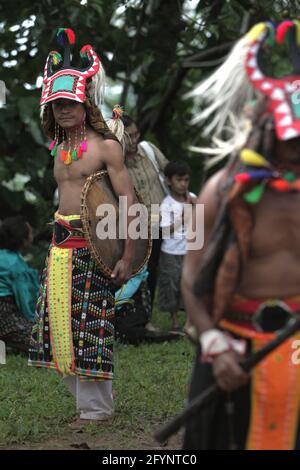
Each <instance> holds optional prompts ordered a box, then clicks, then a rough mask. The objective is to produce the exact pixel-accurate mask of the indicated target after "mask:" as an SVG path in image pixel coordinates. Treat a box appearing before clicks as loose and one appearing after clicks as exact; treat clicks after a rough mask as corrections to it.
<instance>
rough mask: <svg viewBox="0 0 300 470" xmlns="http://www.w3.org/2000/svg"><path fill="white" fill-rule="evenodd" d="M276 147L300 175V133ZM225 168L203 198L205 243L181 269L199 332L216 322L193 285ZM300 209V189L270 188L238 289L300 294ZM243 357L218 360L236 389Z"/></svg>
mask: <svg viewBox="0 0 300 470" xmlns="http://www.w3.org/2000/svg"><path fill="white" fill-rule="evenodd" d="M264 130H265V129H263V131H264ZM272 132H274V130H273V131H272ZM264 138H266V133H264ZM247 147H249V144H248V145H247ZM250 148H251V147H250ZM252 148H253V147H252ZM273 152H274V156H275V161H276V162H277V167H278V168H287V169H293V171H294V172H295V173H296V175H297V176H298V177H300V138H297V139H293V140H291V141H286V142H280V141H276V140H275V142H274V149H273ZM226 171H227V170H226V169H223V170H221V171H219V172H218V173H216V174H215V175H214V176H213V177H212V178H210V179H209V180H208V182H207V183H206V185H205V186H204V188H203V190H202V191H201V193H200V194H199V197H198V202H199V203H201V204H204V217H205V219H204V220H205V226H204V240H205V242H204V247H203V249H202V250H198V251H188V253H187V255H186V258H185V263H184V267H183V273H182V294H183V297H184V302H185V306H186V310H187V314H188V316H189V319H190V321H191V323H192V324H194V325H195V327H196V328H197V331H198V334H199V335H200V334H201V333H202V332H204V331H206V330H208V329H210V328H213V327H214V324H213V321H212V318H211V316H210V314H209V312H208V311H207V309H206V307H205V305H204V304H203V302H202V301H201V299H199V298H197V297H196V296H195V294H194V293H193V287H194V283H195V280H196V277H197V273H198V267H199V264H200V263H201V258H202V256H203V253H204V252H205V249H206V246H207V241H208V238H209V235H210V233H211V230H212V228H213V224H214V221H215V218H216V215H217V212H218V204H219V202H218V198H217V194H218V188H219V185H220V184H221V181H222V179H223V178H224V177H226ZM299 208H300V194H299V193H292V194H291V193H280V192H276V191H274V190H271V189H267V190H266V191H265V193H264V195H263V197H262V199H261V201H260V202H259V203H258V204H257V205H255V206H254V207H253V210H254V229H253V232H252V239H251V244H250V254H249V258H248V260H247V263H246V264H245V266H244V267H243V270H242V272H241V277H240V283H239V285H238V288H237V293H238V294H241V295H243V296H245V297H248V298H255V299H259V298H261V299H266V298H272V297H273V298H274V297H275V298H285V297H291V296H294V295H299V289H300V287H299V286H300V283H299V280H300V232H299V230H300V211H299ZM194 228H195V220H194ZM239 359H240V358H239V357H238V355H237V354H236V353H234V352H226V353H223V354H220V355H219V356H217V357H216V358H215V359H214V360H213V372H214V375H215V378H216V381H217V383H218V385H219V386H220V387H221V388H222V389H224V390H226V391H233V390H235V389H237V388H238V387H240V386H241V385H243V384H245V383H246V382H247V381H248V380H249V377H248V375H247V374H246V373H244V372H243V370H242V369H241V367H240V366H239Z"/></svg>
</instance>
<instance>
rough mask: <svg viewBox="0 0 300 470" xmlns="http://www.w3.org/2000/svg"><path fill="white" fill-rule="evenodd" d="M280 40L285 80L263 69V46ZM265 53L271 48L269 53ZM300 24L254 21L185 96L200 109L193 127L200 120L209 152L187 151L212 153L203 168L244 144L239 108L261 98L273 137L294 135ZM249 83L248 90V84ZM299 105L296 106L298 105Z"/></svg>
mask: <svg viewBox="0 0 300 470" xmlns="http://www.w3.org/2000/svg"><path fill="white" fill-rule="evenodd" d="M284 42H286V44H287V46H288V55H289V58H290V61H291V64H292V66H293V72H292V73H291V74H290V75H287V76H281V77H271V76H269V75H268V74H267V72H266V71H265V67H264V63H263V62H264V61H263V53H264V50H265V49H266V48H272V46H274V45H275V43H277V44H283V43H284ZM269 50H271V49H269ZM297 80H300V22H298V21H295V20H294V21H290V20H289V21H283V22H282V23H280V24H279V25H277V26H276V25H274V24H273V23H271V22H265V23H259V24H257V25H255V26H253V28H252V29H251V30H250V31H249V32H248V33H247V34H246V35H245V36H244V37H242V38H241V39H240V40H239V41H238V42H237V43H236V45H235V46H234V48H233V49H232V51H231V53H230V54H229V56H228V58H227V59H226V60H225V62H224V63H223V64H222V65H221V66H220V67H219V68H218V69H217V70H216V71H215V72H214V73H213V74H212V75H211V76H210V77H209V78H208V79H206V80H205V81H203V82H201V83H200V84H199V85H198V86H196V88H195V89H194V90H193V91H192V92H190V93H189V94H188V95H187V97H190V96H193V97H195V99H196V103H199V102H204V103H205V104H206V107H205V109H204V110H203V111H201V112H200V113H198V114H197V115H196V116H195V117H194V119H193V121H192V122H193V123H199V122H205V121H207V122H208V124H207V125H206V127H205V129H204V135H207V136H208V135H210V136H212V137H211V139H212V142H213V143H214V145H215V147H214V148H198V147H192V149H193V150H195V151H198V152H200V153H205V154H210V155H213V157H214V158H212V159H210V162H209V163H208V166H211V165H212V164H214V163H216V162H218V161H219V160H221V159H222V158H224V157H226V156H227V155H229V154H230V153H232V152H233V151H236V150H239V149H240V148H241V147H243V145H244V144H245V142H246V140H247V137H248V135H249V132H250V130H251V126H250V122H249V119H247V118H246V116H245V113H244V110H245V105H246V104H247V103H248V102H249V101H251V100H253V99H257V98H258V97H260V96H263V95H265V96H266V97H267V101H268V104H267V106H268V111H269V112H271V113H273V114H274V120H275V130H276V135H277V138H278V139H280V140H287V139H291V138H294V137H298V136H300V100H299V99H298V98H297V86H298V87H299V84H300V82H297ZM249 84H251V85H252V86H249ZM298 101H299V103H298Z"/></svg>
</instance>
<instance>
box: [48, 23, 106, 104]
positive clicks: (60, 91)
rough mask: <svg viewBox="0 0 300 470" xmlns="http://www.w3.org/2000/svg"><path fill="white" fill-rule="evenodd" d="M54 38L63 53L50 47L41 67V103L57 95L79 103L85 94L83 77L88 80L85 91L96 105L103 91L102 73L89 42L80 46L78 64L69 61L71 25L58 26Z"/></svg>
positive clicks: (53, 98)
mask: <svg viewBox="0 0 300 470" xmlns="http://www.w3.org/2000/svg"><path fill="white" fill-rule="evenodd" d="M57 41H58V43H59V44H60V45H61V46H63V48H64V52H63V57H62V56H61V54H60V53H59V52H57V51H51V52H50V53H49V55H48V57H47V60H46V64H45V68H44V80H43V81H44V86H43V91H42V97H41V101H40V104H41V106H43V105H45V104H47V103H49V102H50V101H53V100H56V99H58V98H67V99H69V100H74V101H78V102H79V103H83V102H84V100H85V96H86V86H87V80H88V79H91V80H92V85H91V87H90V89H91V90H90V89H89V95H92V96H90V97H91V98H92V100H93V101H94V103H95V104H96V105H97V106H100V104H101V102H102V99H103V94H104V80H105V74H104V70H103V67H102V65H101V62H100V59H99V57H98V56H97V54H96V53H95V51H94V50H93V48H92V46H90V45H85V46H83V47H82V48H81V50H80V58H81V66H80V67H73V66H72V65H71V46H72V45H73V44H74V43H75V34H74V32H73V31H72V30H71V29H66V28H59V29H58V31H57Z"/></svg>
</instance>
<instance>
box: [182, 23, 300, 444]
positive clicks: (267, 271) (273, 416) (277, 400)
mask: <svg viewBox="0 0 300 470" xmlns="http://www.w3.org/2000/svg"><path fill="white" fill-rule="evenodd" d="M298 38H299V23H298V22H297V21H284V22H283V23H281V24H280V25H278V26H275V25H273V24H271V23H269V22H267V23H260V24H258V25H256V26H255V27H253V29H252V30H251V31H250V32H249V33H248V34H247V35H246V36H245V37H244V38H242V39H241V40H240V41H239V42H238V43H237V45H236V46H235V49H234V51H233V52H232V54H231V55H230V56H229V57H228V59H227V61H226V62H225V63H224V64H223V66H222V67H223V68H222V67H221V69H219V70H217V72H215V74H214V75H213V76H212V77H210V78H209V79H208V80H207V81H206V82H204V83H202V84H200V86H199V87H198V89H196V90H195V92H194V93H193V94H194V95H197V96H203V95H204V94H205V95H206V97H208V99H209V101H210V103H211V104H212V103H213V104H216V103H217V100H219V105H217V106H216V109H217V114H218V112H219V118H220V119H219V118H216V119H215V121H214V124H213V126H216V127H215V130H216V135H217V136H218V137H219V138H220V132H221V128H222V126H223V125H224V121H222V117H224V115H223V116H222V109H223V110H224V109H225V111H224V112H226V113H227V115H229V113H230V111H234V112H236V116H237V120H236V126H237V127H236V129H235V130H237V134H239V145H238V146H237V147H236V149H237V148H238V147H239V149H241V148H242V150H241V151H239V152H238V153H237V154H236V156H235V157H234V156H233V157H232V158H231V160H230V161H229V163H228V164H227V165H226V166H225V168H224V169H223V170H221V171H219V172H217V173H216V174H215V175H214V176H213V177H212V178H210V179H209V180H208V182H207V183H206V185H205V186H204V188H203V190H202V191H201V193H200V195H199V199H198V201H199V202H200V203H202V204H204V206H205V207H204V211H205V228H204V230H205V234H204V236H205V245H204V249H202V250H199V251H189V252H188V254H187V256H186V261H185V265H184V271H183V282H182V290H183V295H184V300H185V305H186V309H187V312H188V315H189V317H190V321H191V322H192V323H193V325H194V326H195V327H196V329H197V332H198V335H199V343H200V346H199V349H198V352H197V360H196V364H195V369H194V373H193V377H192V382H191V388H190V399H192V398H193V397H195V396H197V395H198V394H199V393H200V392H201V391H203V390H205V389H206V388H207V387H208V386H209V385H211V384H212V383H213V382H214V381H216V382H217V384H218V385H219V387H221V388H222V389H223V391H224V392H225V393H224V394H223V395H221V396H220V397H219V398H218V399H217V400H215V401H214V402H212V403H211V404H209V405H207V407H206V408H205V409H204V410H203V411H201V412H200V413H199V415H198V416H197V417H196V418H195V419H194V420H191V421H190V422H189V423H188V425H187V427H186V432H185V439H184V448H187V449H234V448H239V449H252V450H267V449H277V450H285V449H286V450H288V449H299V448H300V439H299V437H300V436H299V434H300V433H299V402H300V369H299V368H298V367H297V366H296V365H295V364H293V362H292V360H291V358H292V353H293V341H294V340H295V339H297V338H298V339H299V334H297V335H295V336H294V337H293V338H291V339H290V340H287V341H285V342H284V343H283V344H282V345H281V346H280V347H279V348H278V349H277V350H276V351H275V352H274V353H272V354H270V356H269V357H268V358H267V359H265V360H264V361H263V362H262V363H261V364H259V365H258V366H257V367H256V368H255V370H254V371H253V372H252V374H251V377H250V376H248V375H247V374H246V373H244V372H243V370H242V369H241V367H240V365H239V359H240V358H241V354H243V353H246V354H249V353H251V352H253V351H256V350H258V349H260V348H261V347H262V346H263V345H265V344H266V343H268V342H269V341H270V340H271V339H272V338H274V335H275V332H276V331H278V330H280V329H281V328H283V327H284V326H285V325H286V324H287V322H288V321H289V319H290V318H291V317H292V316H293V315H294V313H295V312H299V311H300V295H299V294H300V292H299V281H300V248H299V245H300V235H299V230H300V215H299V207H300V194H299V190H300V121H299V113H298V111H299V104H298V103H297V102H296V100H295V99H294V97H293V96H292V94H293V90H294V91H295V89H293V87H292V83H293V82H294V80H296V79H298V80H299V78H300V77H299V64H300V61H299V51H300V49H299V43H298V41H299V39H298ZM275 41H276V42H277V43H279V44H281V45H282V44H283V43H284V41H286V44H288V47H289V56H290V59H291V62H292V65H293V67H294V74H293V75H291V76H288V77H282V76H281V78H271V77H268V76H266V74H265V72H264V70H263V65H262V64H263V63H264V60H266V59H265V57H264V56H263V54H264V51H266V50H269V51H270V50H272V46H273V45H274V43H275ZM262 46H263V47H262ZM243 64H245V66H244V65H243ZM242 68H243V69H244V70H241V69H242ZM226 74H227V75H226ZM249 79H250V83H249ZM220 80H223V85H224V86H219V85H220ZM250 84H252V86H253V87H254V88H255V90H256V91H255V94H256V98H258V97H259V100H258V101H259V102H260V105H258V106H257V108H256V110H255V113H254V114H255V115H254V116H253V118H252V123H253V126H252V132H251V133H250V136H248V137H247V136H245V143H244V144H243V145H241V139H240V130H241V129H240V128H239V124H241V123H242V116H241V115H240V116H239V114H238V111H237V108H236V107H235V106H236V104H237V101H238V99H240V98H244V103H245V100H247V99H249V98H251V90H252V88H251V85H250ZM232 87H236V88H232ZM234 89H235V91H236V93H234V94H231V92H232V91H233V90H234ZM216 90H219V91H220V90H222V96H217V92H216ZM227 92H229V93H228V94H227ZM249 92H250V96H249ZM243 93H244V95H243ZM229 95H230V96H231V97H229ZM263 95H266V99H265V100H262V99H261V97H262V96H263ZM232 96H234V97H235V98H237V100H236V102H235V103H232V101H230V100H231V99H232ZM228 97H229V98H228ZM252 98H253V97H252ZM241 102H243V100H241V101H240V103H241ZM208 115H211V113H210V112H208ZM206 117H207V115H206ZM201 119H202V117H201V116H200V119H199V120H201ZM220 122H222V124H221V125H220V127H219V128H218V125H219V124H220ZM227 124H228V121H227ZM211 130H212V128H210V131H211ZM237 134H236V135H237ZM227 135H228V134H227ZM233 141H234V139H233V140H232V141H231V144H232V143H233ZM215 142H216V140H215ZM218 143H219V144H220V145H219V150H220V155H221V154H222V152H223V150H224V148H225V147H223V148H221V147H222V143H221V141H220V140H218ZM216 150H217V149H216ZM232 150H234V145H233V146H232ZM216 155H217V151H216ZM223 155H224V152H223ZM216 159H218V156H217V157H216ZM199 266H200V268H199ZM234 339H236V340H237V342H235V341H234ZM243 350H244V351H243Z"/></svg>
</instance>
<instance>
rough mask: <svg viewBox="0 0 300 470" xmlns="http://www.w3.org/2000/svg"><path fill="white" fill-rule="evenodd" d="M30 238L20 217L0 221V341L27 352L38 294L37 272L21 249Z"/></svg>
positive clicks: (29, 231)
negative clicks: (26, 260)
mask: <svg viewBox="0 0 300 470" xmlns="http://www.w3.org/2000/svg"><path fill="white" fill-rule="evenodd" d="M32 240H33V233H32V228H31V226H30V225H29V223H28V222H26V221H25V220H24V219H23V217H21V216H17V217H8V218H7V219H5V220H3V221H2V222H0V340H2V341H4V342H5V344H6V346H11V347H13V348H14V349H17V350H19V351H23V352H27V350H28V346H29V340H30V336H31V329H32V326H33V320H34V315H35V304H36V301H37V297H38V289H39V283H38V273H37V271H36V270H35V269H32V268H30V267H29V266H28V265H27V263H26V262H25V260H24V259H23V257H22V255H21V252H26V250H28V248H29V247H30V246H31V244H32Z"/></svg>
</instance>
